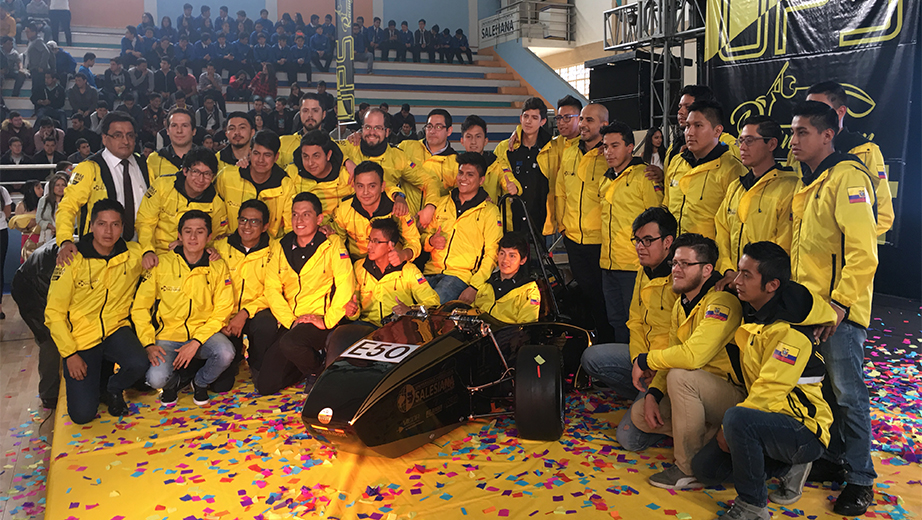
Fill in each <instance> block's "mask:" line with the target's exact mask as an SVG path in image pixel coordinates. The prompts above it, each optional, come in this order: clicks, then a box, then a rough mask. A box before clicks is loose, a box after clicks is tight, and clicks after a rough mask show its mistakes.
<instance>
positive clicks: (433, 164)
mask: <svg viewBox="0 0 922 520" xmlns="http://www.w3.org/2000/svg"><path fill="white" fill-rule="evenodd" d="M397 148H399V149H401V150H403V152H404V153H405V154H407V158H408V159H410V162H411V163H415V164H416V167H417V168H422V169H423V170H425V171H426V172H427V173H428V175H429V176H430V177H433V178H435V179H436V180H438V181H439V184H440V190H439V196H440V197H443V196H445V195H447V194H448V190H450V189H451V188H452V187H454V185H453V184H452V186H450V187H449V186H448V183H447V182H446V180H451V181H453V180H454V179H455V177H457V176H458V152H456V151H455V150H454V149H453V148H452V147H451V144H450V143H449V144H448V148H447V149H446V150H445V151H443V152H442V153H440V154H439V155H432V152H430V151H429V147H428V146H426V141H425V139H420V140H416V139H407V140H406V141H401V142H400V144H399V145H397ZM405 189H406V195H407V205H409V206H410V207H411V208H413V207H419V208H420V209H421V208H422V207H423V205H422V204H421V201H422V192H421V191H420V190H419V189H418V188H416V187H415V186H413V185H409V186H405Z"/></svg>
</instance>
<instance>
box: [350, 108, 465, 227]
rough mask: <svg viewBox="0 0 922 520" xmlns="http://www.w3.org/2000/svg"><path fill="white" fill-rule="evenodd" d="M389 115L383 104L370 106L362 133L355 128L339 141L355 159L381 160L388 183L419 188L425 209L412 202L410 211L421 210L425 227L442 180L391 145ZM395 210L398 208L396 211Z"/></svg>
mask: <svg viewBox="0 0 922 520" xmlns="http://www.w3.org/2000/svg"><path fill="white" fill-rule="evenodd" d="M389 118H390V116H389V115H387V116H386V115H385V112H384V111H383V110H382V109H381V108H378V107H375V108H370V109H368V110H367V111H366V112H365V118H364V122H363V125H362V131H361V134H359V133H358V132H356V133H355V134H352V136H349V140H346V141H341V142H340V143H339V145H340V146H341V147H342V150H343V154H345V156H346V157H348V158H350V159H352V161H354V162H356V163H361V162H362V161H372V162H376V163H378V164H380V165H381V167H382V168H384V182H385V184H386V185H387V186H392V187H398V188H400V190H401V191H402V192H405V190H406V189H407V186H408V185H411V186H414V187H415V188H417V189H419V190H420V191H421V192H422V201H421V202H420V204H421V205H422V209H419V208H414V207H412V206H410V207H409V212H410V214H411V215H412V214H414V212H418V213H416V216H417V220H418V221H419V224H420V226H423V227H425V226H426V225H428V224H429V222H430V221H431V220H432V216H433V215H434V214H435V206H436V204H438V201H439V194H440V193H441V186H440V182H439V180H438V179H437V178H436V177H435V176H434V175H432V174H431V173H430V172H429V171H428V170H427V169H425V168H423V167H422V166H421V165H420V164H417V163H415V162H413V161H411V160H410V158H409V157H408V156H407V154H406V153H405V152H404V151H403V150H401V149H399V148H395V147H393V146H390V145H388V143H387V137H388V135H389V134H390V128H389V127H388V123H389V121H388V119H389ZM353 136H354V137H353ZM446 138H447V135H446ZM407 204H408V205H409V201H407ZM395 214H398V212H396V211H395Z"/></svg>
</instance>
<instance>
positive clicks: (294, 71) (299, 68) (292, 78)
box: [285, 60, 311, 85]
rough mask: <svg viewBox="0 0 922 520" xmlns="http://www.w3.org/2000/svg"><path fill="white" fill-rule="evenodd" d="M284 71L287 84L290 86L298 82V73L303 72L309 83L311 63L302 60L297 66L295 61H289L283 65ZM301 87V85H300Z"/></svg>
mask: <svg viewBox="0 0 922 520" xmlns="http://www.w3.org/2000/svg"><path fill="white" fill-rule="evenodd" d="M285 71H286V72H287V73H288V84H289V85H291V84H292V83H295V82H297V81H298V73H299V72H303V73H304V74H305V75H306V76H307V82H308V83H310V82H311V62H310V60H304V63H302V64H299V63H298V61H297V60H291V61H289V62H287V63H286V64H285ZM301 85H303V83H302V84H301Z"/></svg>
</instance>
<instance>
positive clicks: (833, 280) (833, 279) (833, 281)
mask: <svg viewBox="0 0 922 520" xmlns="http://www.w3.org/2000/svg"><path fill="white" fill-rule="evenodd" d="M835 288H836V254H835V253H833V254H832V276H830V277H829V294H830V297H831V296H832V291H833V290H835Z"/></svg>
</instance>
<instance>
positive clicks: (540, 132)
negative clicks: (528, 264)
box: [493, 97, 551, 231]
mask: <svg viewBox="0 0 922 520" xmlns="http://www.w3.org/2000/svg"><path fill="white" fill-rule="evenodd" d="M546 122H547V106H546V105H545V104H544V101H543V100H541V98H537V97H531V98H528V99H526V100H525V103H524V104H523V105H522V113H521V115H520V116H519V125H518V126H517V127H516V129H515V139H510V140H506V141H500V142H499V144H497V145H496V149H494V150H493V152H494V153H495V154H496V157H497V159H498V160H499V161H502V163H503V167H504V168H508V169H509V170H510V171H511V172H512V175H504V176H503V179H502V181H501V182H502V185H503V188H505V191H507V192H509V193H512V194H513V195H519V196H520V197H522V200H523V202H525V209H526V210H527V211H528V216H529V217H530V218H531V222H532V224H533V225H534V226H535V228H536V229H540V230H544V229H546V228H547V227H548V226H547V221H548V207H547V201H548V194H549V193H550V185H549V184H548V176H547V175H545V174H544V172H543V171H541V167H540V165H539V164H538V154H539V153H540V152H541V150H542V149H543V148H544V147H545V146H547V144H548V143H549V142H551V133H550V132H548V131H547V129H545V128H544V125H545V123H546ZM496 202H499V201H496ZM509 208H511V209H512V225H511V226H508V225H507V227H509V228H510V229H513V230H516V231H527V230H528V224H527V223H526V221H525V212H524V211H523V210H522V206H521V205H519V204H509V205H508V207H507V210H508V209H509Z"/></svg>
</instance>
